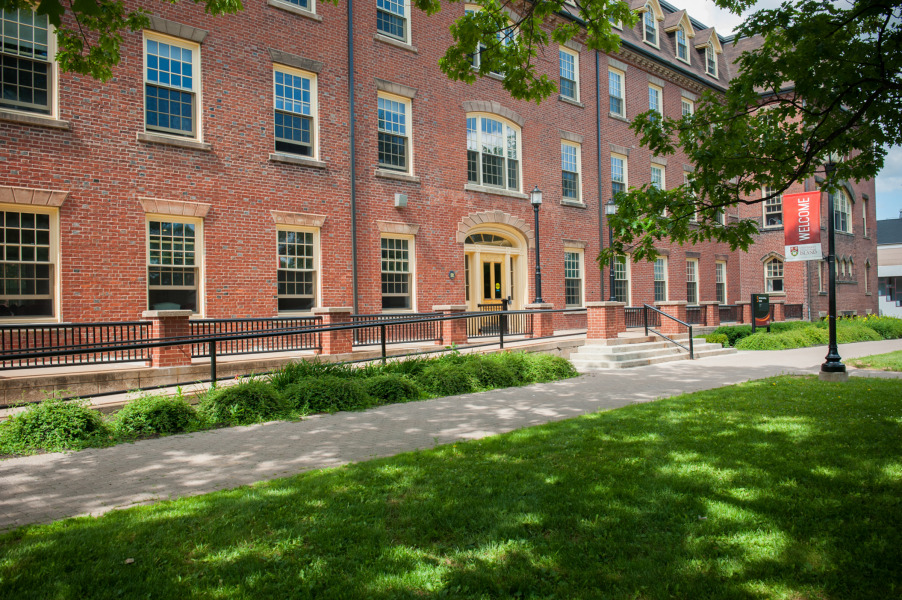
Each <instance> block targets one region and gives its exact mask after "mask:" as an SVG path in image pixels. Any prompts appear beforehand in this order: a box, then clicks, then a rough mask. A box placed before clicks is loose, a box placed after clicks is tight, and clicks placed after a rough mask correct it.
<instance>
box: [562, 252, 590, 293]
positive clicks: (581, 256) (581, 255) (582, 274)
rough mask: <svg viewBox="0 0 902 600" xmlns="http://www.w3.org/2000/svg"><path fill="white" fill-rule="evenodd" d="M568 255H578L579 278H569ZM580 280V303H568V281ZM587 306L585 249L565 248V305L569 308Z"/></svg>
mask: <svg viewBox="0 0 902 600" xmlns="http://www.w3.org/2000/svg"><path fill="white" fill-rule="evenodd" d="M567 254H575V255H577V265H578V267H579V277H578V278H574V277H567ZM572 279H578V281H579V303H578V304H568V303H567V281H568V280H572ZM585 304H586V262H585V250H584V249H583V248H570V247H566V246H565V247H564V305H565V306H566V307H567V308H575V307H577V308H578V307H583V306H585Z"/></svg>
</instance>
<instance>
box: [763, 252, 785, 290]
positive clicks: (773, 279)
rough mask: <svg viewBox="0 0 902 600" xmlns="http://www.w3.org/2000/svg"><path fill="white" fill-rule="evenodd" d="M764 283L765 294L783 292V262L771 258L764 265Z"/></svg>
mask: <svg viewBox="0 0 902 600" xmlns="http://www.w3.org/2000/svg"><path fill="white" fill-rule="evenodd" d="M764 283H765V288H764V289H765V290H766V291H767V292H782V291H784V290H783V261H782V260H780V259H779V258H772V259H770V260H769V261H767V262H766V263H764Z"/></svg>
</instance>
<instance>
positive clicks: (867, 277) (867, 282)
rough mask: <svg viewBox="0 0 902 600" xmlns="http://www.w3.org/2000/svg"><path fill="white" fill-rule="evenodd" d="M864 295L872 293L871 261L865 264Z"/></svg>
mask: <svg viewBox="0 0 902 600" xmlns="http://www.w3.org/2000/svg"><path fill="white" fill-rule="evenodd" d="M864 293H865V294H870V293H871V261H866V262H865V263H864Z"/></svg>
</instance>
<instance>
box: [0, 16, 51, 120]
mask: <svg viewBox="0 0 902 600" xmlns="http://www.w3.org/2000/svg"><path fill="white" fill-rule="evenodd" d="M54 40H55V35H54V33H53V31H51V29H50V24H49V23H48V21H47V16H46V15H36V14H35V13H33V12H32V11H30V10H25V9H14V10H0V65H2V77H0V107H3V108H12V109H14V110H22V111H27V112H36V113H42V114H46V115H49V114H50V113H51V112H53V101H52V93H53V90H52V83H53V64H52V61H53V57H54V55H55V54H56V49H55V47H54Z"/></svg>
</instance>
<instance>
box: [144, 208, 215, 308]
mask: <svg viewBox="0 0 902 600" xmlns="http://www.w3.org/2000/svg"><path fill="white" fill-rule="evenodd" d="M151 221H160V222H164V223H182V224H191V225H194V257H195V264H194V267H195V268H196V269H197V274H196V276H195V277H196V280H197V283H196V286H195V288H196V292H195V293H196V295H197V307H196V309H195V311H194V314H195V315H196V316H198V317H202V316H203V315H204V314H205V308H206V293H205V287H206V286H205V283H204V280H205V275H204V273H205V266H206V260H205V259H206V251H205V246H204V220H203V219H199V218H195V217H183V216H177V215H164V214H157V213H146V214H145V215H144V244H145V248H144V262H145V265H146V266H145V269H144V272H145V275H146V277H147V283H146V285H145V286H144V292H145V294H146V296H147V297H146V300H145V302H144V305H145V306H147V309H148V310H160V309H156V308H154V307H152V306H151V305H150V267H151V266H153V265H151V264H150V223H151ZM161 266H167V265H161ZM169 266H177V265H169ZM160 289H166V288H163V287H162V286H161V287H160ZM172 289H178V288H172ZM185 310H187V309H185Z"/></svg>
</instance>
